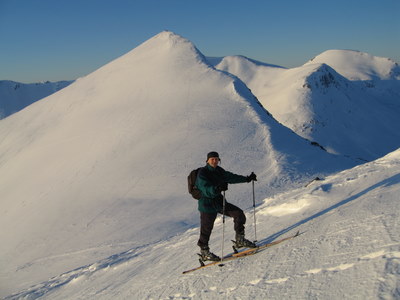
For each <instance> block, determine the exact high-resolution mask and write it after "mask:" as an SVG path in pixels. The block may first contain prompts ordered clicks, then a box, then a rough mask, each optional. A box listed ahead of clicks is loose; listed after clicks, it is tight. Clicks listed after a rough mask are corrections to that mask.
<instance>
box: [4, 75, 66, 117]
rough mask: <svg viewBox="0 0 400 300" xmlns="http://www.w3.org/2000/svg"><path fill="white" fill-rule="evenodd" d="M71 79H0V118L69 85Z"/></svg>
mask: <svg viewBox="0 0 400 300" xmlns="http://www.w3.org/2000/svg"><path fill="white" fill-rule="evenodd" d="M72 82H73V81H57V82H49V81H47V82H43V83H29V84H26V83H21V82H15V81H10V80H0V119H3V118H5V117H7V116H9V115H11V114H13V113H15V112H17V111H20V110H21V109H23V108H24V107H26V106H28V105H31V104H32V103H33V102H35V101H38V100H40V99H43V98H45V97H47V96H49V95H51V94H53V93H55V92H57V91H59V90H61V89H63V88H65V87H66V86H68V85H70V84H71V83H72Z"/></svg>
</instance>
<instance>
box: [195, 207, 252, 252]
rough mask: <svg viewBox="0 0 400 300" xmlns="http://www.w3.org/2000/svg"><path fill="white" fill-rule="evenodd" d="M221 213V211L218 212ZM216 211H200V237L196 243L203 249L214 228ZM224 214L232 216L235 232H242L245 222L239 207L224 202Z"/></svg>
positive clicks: (206, 245) (206, 246)
mask: <svg viewBox="0 0 400 300" xmlns="http://www.w3.org/2000/svg"><path fill="white" fill-rule="evenodd" d="M219 213H221V214H222V211H221V212H219ZM217 215H218V214H217V213H204V212H200V224H201V225H200V226H201V227H200V239H199V241H198V242H197V245H198V246H199V247H200V248H202V249H204V248H208V242H209V240H210V235H211V232H212V230H213V228H214V221H215V219H216V218H217ZM225 216H228V217H231V218H233V224H234V229H235V232H236V233H244V224H245V223H246V216H245V214H244V212H243V210H241V209H240V208H239V207H237V206H235V205H233V204H231V203H228V202H226V204H225Z"/></svg>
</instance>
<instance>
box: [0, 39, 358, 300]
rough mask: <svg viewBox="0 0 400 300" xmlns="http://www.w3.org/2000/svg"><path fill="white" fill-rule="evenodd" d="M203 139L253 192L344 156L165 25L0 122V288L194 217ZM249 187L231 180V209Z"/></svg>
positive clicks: (161, 233) (317, 171)
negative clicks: (192, 190) (190, 182)
mask: <svg viewBox="0 0 400 300" xmlns="http://www.w3.org/2000/svg"><path fill="white" fill-rule="evenodd" d="M211 150H214V151H218V152H220V154H221V156H222V166H223V167H225V168H227V169H229V170H230V171H232V172H235V173H239V174H244V175H247V174H249V173H250V172H252V171H254V172H255V173H256V174H257V175H258V178H259V182H261V183H262V184H260V186H259V188H258V193H259V195H263V197H267V196H268V195H273V194H275V193H277V192H278V191H284V190H287V189H289V188H290V187H293V186H294V185H297V186H298V184H299V183H300V182H304V181H308V180H310V178H314V177H315V176H317V175H318V176H323V175H324V174H330V173H333V172H337V171H339V170H343V169H346V168H349V167H351V166H354V165H355V162H354V161H352V160H349V159H347V158H344V157H342V156H336V155H332V154H329V153H327V152H326V151H324V150H322V149H321V148H320V147H316V146H314V145H311V143H310V142H309V141H307V140H305V139H303V138H301V137H299V136H298V135H296V134H295V133H293V132H292V131H291V130H289V129H288V128H286V127H284V126H283V125H281V124H280V123H278V122H277V121H276V120H275V119H274V118H272V117H271V116H270V114H269V113H268V112H267V111H266V110H265V109H264V108H263V107H262V106H261V105H260V103H259V102H258V101H257V99H256V98H255V97H254V95H253V94H252V93H251V92H250V90H249V89H248V88H247V87H246V85H245V84H244V83H243V82H242V81H240V80H239V79H238V78H236V77H234V76H232V75H229V74H227V73H225V72H221V71H218V70H216V69H215V68H213V67H212V66H210V65H209V64H208V61H207V60H206V59H205V57H204V56H203V55H202V54H201V53H200V52H199V50H198V49H197V48H196V47H195V46H194V45H193V44H192V43H191V42H190V41H188V40H186V39H184V38H182V37H180V36H178V35H175V34H173V33H171V32H162V33H160V34H158V35H157V36H155V37H153V38H151V39H150V40H148V41H146V42H145V43H143V44H142V45H140V46H139V47H137V48H135V49H134V50H132V51H131V52H129V53H127V54H126V55H124V56H122V57H120V58H118V59H116V60H115V61H113V62H111V63H109V64H107V65H105V66H104V67H102V68H100V69H99V70H97V71H95V72H93V73H92V74H89V75H88V76H86V77H83V78H80V79H78V80H77V81H75V82H74V83H73V84H71V85H69V86H68V87H66V88H64V89H62V90H60V91H59V92H57V93H55V94H53V95H51V96H49V97H47V98H46V99H45V100H42V101H38V102H35V103H34V104H32V105H30V106H28V107H27V108H25V109H24V110H22V111H20V112H18V113H15V114H13V115H11V116H9V117H8V118H6V119H3V120H1V121H0V186H1V187H2V189H1V198H0V203H1V207H2V210H1V211H0V228H2V231H1V232H0V240H1V241H2V243H1V246H0V265H1V266H2V267H1V269H0V282H1V288H0V291H1V294H0V296H5V295H8V294H11V293H12V292H16V291H18V290H21V289H24V288H26V287H27V286H29V285H32V284H36V283H37V282H41V281H44V280H47V279H48V278H50V277H53V276H57V275H59V274H61V273H63V272H66V271H68V270H72V269H75V268H80V267H81V266H83V265H87V264H89V263H91V262H94V261H98V260H101V259H103V258H104V257H107V256H110V255H113V254H115V253H121V252H124V251H126V250H127V249H134V248H138V249H140V248H143V247H145V246H144V245H147V244H148V245H155V244H154V243H156V242H157V241H160V240H161V241H165V240H166V239H167V238H169V237H171V236H173V235H175V234H178V233H182V232H184V231H185V230H187V229H188V228H191V227H193V226H196V225H197V223H198V215H197V214H198V213H197V211H196V204H197V203H196V202H195V201H193V200H192V199H191V198H190V196H189V195H188V193H187V185H186V178H187V175H188V173H189V172H190V171H191V170H192V169H193V168H195V167H198V166H199V165H203V164H205V159H206V157H205V156H206V153H207V152H209V151H211ZM250 199H251V196H250V185H246V184H242V185H234V186H232V187H230V188H229V200H230V201H232V202H234V203H236V204H238V205H240V206H241V207H243V208H247V207H250V206H251V204H252V203H251V201H250ZM188 251H190V252H191V251H192V250H190V249H188ZM16 253H18V255H15V254H16ZM187 253H189V252H187Z"/></svg>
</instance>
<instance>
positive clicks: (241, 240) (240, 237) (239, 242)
mask: <svg viewBox="0 0 400 300" xmlns="http://www.w3.org/2000/svg"><path fill="white" fill-rule="evenodd" d="M232 242H233V246H232V248H233V251H234V252H235V253H238V250H237V249H239V248H257V245H256V244H255V243H253V242H251V241H249V240H248V239H246V238H245V237H244V232H240V233H236V241H232Z"/></svg>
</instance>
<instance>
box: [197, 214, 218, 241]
mask: <svg viewBox="0 0 400 300" xmlns="http://www.w3.org/2000/svg"><path fill="white" fill-rule="evenodd" d="M216 217H217V214H216V213H215V214H214V213H211V214H210V213H204V212H200V238H199V241H198V242H197V245H198V246H199V247H200V248H201V249H207V248H208V242H209V240H210V235H211V232H212V230H213V228H214V221H215V218H216Z"/></svg>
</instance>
